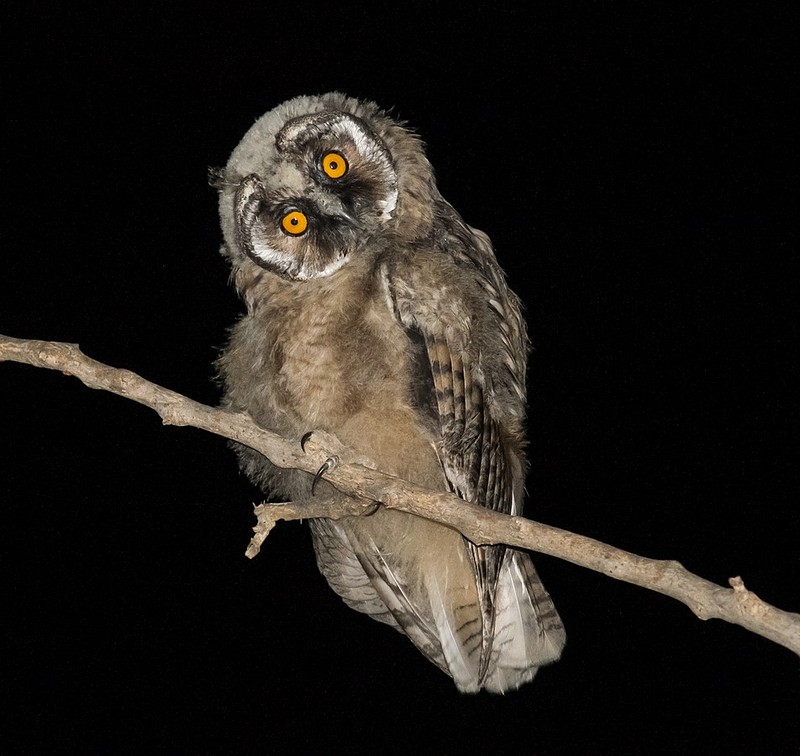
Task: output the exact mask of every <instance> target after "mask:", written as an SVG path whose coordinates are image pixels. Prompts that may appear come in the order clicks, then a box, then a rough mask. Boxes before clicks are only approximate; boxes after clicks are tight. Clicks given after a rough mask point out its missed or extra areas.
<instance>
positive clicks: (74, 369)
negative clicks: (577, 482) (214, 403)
mask: <svg viewBox="0 0 800 756" xmlns="http://www.w3.org/2000/svg"><path fill="white" fill-rule="evenodd" d="M4 360H10V361H13V362H21V363H25V364H28V365H34V366H36V367H45V368H50V369H53V370H60V371H62V372H64V373H67V374H70V375H74V376H76V377H77V378H79V379H80V380H81V381H83V383H85V384H86V385H87V386H89V387H90V388H95V389H103V390H105V391H110V392H112V393H115V394H119V395H120V396H124V397H126V398H128V399H132V400H134V401H136V402H139V403H140V404H144V405H146V406H147V407H150V408H152V409H154V410H155V411H156V412H157V413H158V414H159V415H160V416H161V418H162V420H163V422H164V424H165V425H189V426H194V427H196V428H201V429H203V430H207V431H209V432H211V433H215V434H217V435H220V436H224V437H225V438H229V439H231V440H233V441H238V442H239V443H242V444H245V445H246V446H249V447H251V448H252V449H255V450H256V451H258V452H260V453H261V454H263V455H264V456H265V457H268V458H269V459H270V460H271V461H272V462H273V463H274V464H276V465H277V466H279V467H292V468H297V469H300V470H305V471H307V472H311V473H313V472H315V471H316V470H318V469H319V468H320V466H321V465H322V464H324V462H325V461H326V460H327V459H329V458H335V459H336V462H337V464H336V465H335V466H334V467H333V468H332V469H331V470H329V471H328V472H326V474H325V480H326V481H327V482H329V483H331V484H332V485H333V486H335V487H336V488H337V489H338V490H339V491H341V492H342V493H344V494H346V495H347V496H348V497H351V498H349V499H345V498H344V497H323V496H319V497H315V498H314V499H313V500H311V501H310V502H304V503H302V504H296V503H291V502H290V503H283V504H261V505H259V506H257V507H256V516H257V521H258V524H257V525H256V527H255V528H254V530H255V532H256V534H255V536H254V538H253V539H252V541H251V542H250V545H249V546H248V549H247V556H249V557H253V556H255V555H256V554H257V553H258V550H259V548H260V547H261V544H262V543H263V541H264V539H265V538H266V537H267V535H268V533H269V531H270V530H271V528H272V527H273V526H274V524H275V522H277V521H278V520H297V519H308V518H313V517H331V518H338V517H343V516H353V515H359V514H366V513H369V512H370V511H371V510H372V509H373V508H374V506H375V502H378V503H380V504H381V505H383V506H385V507H387V508H390V509H398V510H402V511H404V512H409V513H411V514H414V515H417V516H419V517H425V518H427V519H429V520H434V521H436V522H439V523H442V524H443V525H447V526H449V527H452V528H455V529H456V530H458V531H460V532H461V533H462V534H463V535H464V536H466V537H467V538H469V540H471V541H473V542H474V543H476V544H489V543H505V544H508V545H509V546H515V547H518V548H523V549H532V550H534V551H540V552H542V553H544V554H550V555H551V556H555V557H558V558H560V559H564V560H566V561H569V562H572V563H573V564H577V565H580V566H582V567H586V568H588V569H591V570H595V571H597V572H602V573H603V574H605V575H608V576H609V577H613V578H615V579H617V580H623V581H625V582H628V583H633V584H634V585H639V586H642V587H643V588H648V589H650V590H653V591H657V592H659V593H663V594H664V595H666V596H671V597H672V598H674V599H677V600H678V601H681V602H683V603H684V604H686V605H687V606H688V607H689V608H690V609H691V610H692V611H693V612H694V613H695V614H696V615H697V616H698V617H699V618H700V619H704V620H705V619H711V618H717V619H723V620H725V621H727V622H731V623H734V624H737V625H741V626H742V627H744V628H746V629H748V630H750V631H751V632H753V633H756V634H758V635H761V636H763V637H765V638H768V639H770V640H772V641H774V642H775V643H779V644H781V645H783V646H785V647H786V648H789V649H791V650H792V651H794V652H795V653H796V654H798V655H800V614H795V613H793V612H786V611H783V610H781V609H778V608H776V607H774V606H771V605H770V604H767V603H766V602H764V601H762V600H761V599H760V598H759V597H758V596H756V595H755V594H754V593H752V592H750V591H748V590H747V589H746V588H745V586H744V583H743V581H742V579H741V578H740V577H732V578H730V580H729V582H730V585H731V588H723V587H722V586H719V585H716V584H715V583H711V582H709V581H708V580H704V579H703V578H701V577H698V576H697V575H694V574H692V573H691V572H689V571H688V570H686V569H685V568H684V567H683V566H682V565H681V564H679V563H678V562H676V561H671V560H656V559H648V558H646V557H641V556H637V555H636V554H631V553H630V552H627V551H623V550H621V549H617V548H614V547H613V546H609V545H607V544H604V543H601V542H600V541H596V540H594V539H592V538H587V537H586V536H581V535H576V534H574V533H569V532H567V531H565V530H560V529H558V528H553V527H550V526H548V525H543V524H541V523H538V522H534V521H532V520H528V519H525V518H523V517H511V516H508V515H503V514H499V513H497V512H493V511H491V510H489V509H485V508H483V507H478V506H475V505H473V504H470V503H469V502H465V501H463V500H461V499H459V498H457V497H456V496H454V495H452V494H448V493H440V492H436V491H431V490H428V489H424V488H420V487H419V486H415V485H412V484H410V483H408V482H406V481H404V480H401V479H400V478H396V477H394V476H392V475H387V474H385V473H382V472H380V471H378V470H376V469H375V466H374V465H373V464H371V463H370V462H369V460H367V459H365V458H363V457H361V456H359V455H356V454H355V453H354V452H353V451H352V450H350V449H348V448H346V447H344V446H343V445H342V444H341V443H340V442H339V441H338V440H337V439H336V438H335V437H333V436H331V435H329V434H327V433H322V432H315V433H314V434H313V435H312V436H311V437H310V438H309V439H308V440H307V441H306V442H305V443H304V445H303V447H301V445H300V443H299V441H298V440H294V441H292V440H287V439H284V438H282V437H280V436H278V435H276V434H274V433H271V432H269V431H267V430H264V429H263V428H260V427H258V426H257V425H256V424H255V423H254V422H253V420H252V419H251V418H250V416H249V415H247V414H245V413H237V412H231V411H229V410H225V409H220V408H214V407H208V406H206V405H204V404H200V403H199V402H195V401H193V400H191V399H187V398H186V397H184V396H182V395H181V394H178V393H176V392H174V391H170V390H169V389H165V388H162V387H161V386H158V385H156V384H154V383H151V382H150V381H147V380H145V379H144V378H142V377H141V376H139V375H137V374H136V373H133V372H131V371H129V370H121V369H117V368H112V367H109V366H108V365H104V364H103V363H100V362H97V361H96V360H92V359H90V358H89V357H86V355H84V354H83V353H82V352H81V351H80V349H79V348H78V346H77V345H75V344H64V343H60V342H51V341H34V340H23V339H15V338H11V337H8V336H2V335H0V361H4Z"/></svg>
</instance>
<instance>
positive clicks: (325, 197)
mask: <svg viewBox="0 0 800 756" xmlns="http://www.w3.org/2000/svg"><path fill="white" fill-rule="evenodd" d="M214 183H215V186H217V188H218V189H219V193H220V214H221V220H222V230H223V234H224V240H225V245H224V253H225V254H226V255H227V256H228V257H229V259H230V261H231V264H232V266H233V278H234V281H235V285H236V288H237V290H238V291H239V293H240V295H241V297H242V299H243V300H244V302H245V304H246V306H247V314H246V315H244V316H243V317H242V319H241V320H240V321H239V322H238V323H237V324H236V326H235V327H234V328H233V330H232V333H231V338H230V342H229V343H228V345H227V347H226V349H225V351H224V353H223V354H222V356H221V358H220V360H219V368H220V373H221V376H222V378H223V380H224V385H225V391H226V393H225V403H226V405H227V406H229V407H232V408H234V409H236V410H244V411H247V412H249V413H250V415H252V417H253V418H254V419H255V420H256V422H258V423H259V424H260V425H262V426H264V427H265V428H269V429H271V430H273V431H275V432H277V433H280V434H282V435H284V436H286V437H295V438H297V439H298V440H299V439H300V438H301V437H302V436H303V435H304V434H305V433H306V432H308V431H312V430H324V431H328V432H330V433H333V434H335V435H336V436H337V437H338V438H339V439H341V441H343V442H344V443H345V444H346V445H348V446H350V447H352V448H353V449H354V450H356V451H357V452H361V453H362V454H364V455H365V456H367V457H369V458H370V459H371V460H373V461H374V462H375V463H376V464H377V466H378V467H379V468H380V469H381V470H383V471H384V472H388V473H392V474H394V475H397V476H399V477H401V478H405V479H407V480H409V481H411V482H413V483H416V484H419V485H421V486H426V487H428V488H431V489H436V490H441V491H451V492H453V493H455V494H457V495H458V496H459V497H461V498H462V499H465V500H467V501H470V502H473V503H475V504H479V505H481V506H485V507H489V508H490V509H494V510H497V511H500V512H507V513H511V514H520V513H521V511H522V500H523V485H524V476H525V456H524V415H525V364H526V356H527V337H526V332H525V325H524V322H523V320H522V317H521V315H520V307H519V302H518V300H517V298H516V296H515V295H514V294H513V293H512V292H511V291H510V290H509V288H508V286H507V285H506V281H505V277H504V275H503V272H502V271H501V269H500V267H499V266H498V264H497V261H496V260H495V256H494V252H493V250H492V245H491V243H490V241H489V239H488V237H487V236H486V235H485V234H484V233H482V232H481V231H478V230H476V229H474V228H471V227H470V226H468V225H466V224H465V223H464V221H463V220H462V219H461V217H460V216H459V214H458V213H457V212H456V211H455V210H454V209H453V207H452V206H451V205H450V204H448V203H447V201H445V200H444V199H443V198H442V196H441V195H440V194H439V191H438V189H437V187H436V181H435V179H434V174H433V170H432V168H431V166H430V164H429V163H428V160H427V158H426V157H425V153H424V150H423V147H422V144H421V143H420V141H419V139H417V137H415V136H414V135H413V134H412V133H410V132H409V131H408V130H407V129H406V128H404V126H403V125H402V124H401V123H398V122H397V121H395V120H393V119H392V118H391V117H389V115H387V114H386V113H385V112H383V111H381V110H380V109H379V108H378V107H377V106H376V105H374V104H373V103H371V102H362V101H358V100H355V99H351V98H348V97H345V96H344V95H342V94H339V93H330V94H326V95H323V96H319V97H298V98H296V99H293V100H290V101H288V102H285V103H283V104H282V105H280V106H278V107H277V108H275V109H274V110H272V111H271V112H269V113H267V114H266V115H265V116H263V117H262V118H260V119H259V120H258V121H256V123H255V124H254V125H253V127H252V128H251V129H250V130H249V131H248V132H247V134H246V135H245V136H244V138H243V139H242V141H241V142H240V144H239V146H238V147H236V149H235V150H234V152H233V154H232V156H231V158H230V161H229V162H228V165H227V166H226V167H225V168H224V169H223V170H221V171H219V172H218V173H217V175H216V180H215V181H214ZM239 454H240V458H241V463H242V466H243V468H244V470H245V472H246V473H247V474H248V476H249V477H250V478H251V479H252V480H253V481H254V482H255V483H256V484H258V485H259V486H261V487H262V488H263V489H264V490H265V491H266V492H267V493H268V494H270V495H271V496H273V497H280V498H281V499H291V500H294V501H302V500H303V498H308V497H309V496H311V495H312V485H311V484H312V479H313V476H311V475H309V474H307V473H305V472H302V471H298V470H286V469H281V468H278V467H275V466H273V465H272V464H271V463H270V462H269V461H268V460H267V459H265V458H264V457H263V456H261V455H259V454H258V453H256V452H254V451H252V450H250V449H247V448H244V447H241V448H240V449H239ZM310 526H311V533H312V536H313V541H314V549H315V552H316V558H317V563H318V565H319V569H320V571H321V572H322V574H323V575H324V576H325V578H326V579H327V581H328V583H329V584H330V586H331V588H333V590H334V591H336V593H338V594H339V595H340V596H341V597H342V599H344V601H345V603H346V604H347V605H348V606H350V607H352V608H353V609H357V610H358V611H361V612H364V613H366V614H368V615H370V616H371V617H373V618H374V619H376V620H378V621H380V622H384V623H386V624H387V625H391V626H392V627H394V628H395V629H397V630H399V631H400V632H402V633H404V634H405V635H407V636H408V637H409V639H410V640H411V641H412V642H413V643H414V644H415V645H416V646H417V648H418V649H419V650H420V651H421V652H422V653H423V654H424V655H425V656H427V657H428V659H430V660H431V661H432V662H433V663H434V664H436V665H437V666H438V667H439V668H440V669H442V670H443V671H444V672H446V673H447V674H449V675H450V676H451V677H452V678H453V680H454V681H455V684H456V686H457V687H458V689H459V690H461V691H464V692H474V691H477V690H480V689H481V688H486V689H487V690H489V691H493V692H503V691H506V690H510V689H513V688H517V687H519V686H520V685H522V684H523V683H525V682H527V681H529V680H530V679H531V678H533V676H534V675H535V674H536V671H537V669H538V668H539V667H540V666H542V665H543V664H547V663H549V662H552V661H555V660H556V659H557V658H558V657H559V655H560V653H561V649H562V647H563V645H564V640H565V635H564V629H563V627H562V625H561V621H560V619H559V617H558V614H557V612H556V610H555V607H554V606H553V603H552V601H551V600H550V597H549V595H548V594H547V592H546V591H545V589H544V587H543V586H542V583H541V582H540V581H539V578H538V577H537V574H536V571H535V570H534V567H533V563H532V562H531V559H530V556H529V555H528V554H526V553H524V552H521V551H517V550H515V549H511V548H507V547H504V546H475V545H474V544H472V543H470V542H469V541H468V540H466V539H465V538H464V537H463V536H461V535H460V534H459V533H458V532H456V531H455V530H452V529H450V528H448V527H444V526H442V525H439V524H436V523H433V522H430V521H428V520H424V519H420V518H417V517H414V516H412V515H409V514H405V513H402V512H397V511H389V510H385V509H378V511H376V512H375V513H374V514H373V515H372V516H369V517H350V518H345V519H340V520H336V521H334V520H328V519H316V520H311V521H310Z"/></svg>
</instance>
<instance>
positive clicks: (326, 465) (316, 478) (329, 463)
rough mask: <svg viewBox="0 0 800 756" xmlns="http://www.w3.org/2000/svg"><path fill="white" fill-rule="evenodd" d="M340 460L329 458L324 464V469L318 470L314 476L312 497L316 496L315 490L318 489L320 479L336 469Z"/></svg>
mask: <svg viewBox="0 0 800 756" xmlns="http://www.w3.org/2000/svg"><path fill="white" fill-rule="evenodd" d="M338 462H339V460H338V459H337V458H336V457H328V458H327V459H326V460H325V462H324V463H323V465H322V467H320V468H319V470H317V474H316V475H315V476H314V480H312V481H311V495H312V496H313V495H314V490H315V489H316V487H317V483H318V482H319V480H320V478H321V477H322V476H323V475H324V474H325V473H326V472H328V470H333V468H334V467H336V465H337V464H338Z"/></svg>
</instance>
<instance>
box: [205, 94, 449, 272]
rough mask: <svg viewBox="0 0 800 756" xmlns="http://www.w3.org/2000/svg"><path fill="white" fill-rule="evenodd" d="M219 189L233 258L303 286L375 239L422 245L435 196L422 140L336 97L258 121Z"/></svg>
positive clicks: (299, 103) (303, 101)
mask: <svg viewBox="0 0 800 756" xmlns="http://www.w3.org/2000/svg"><path fill="white" fill-rule="evenodd" d="M213 183H214V184H215V186H217V188H218V189H219V190H220V215H221V220H222V229H223V233H224V236H225V242H226V247H227V252H228V254H229V255H230V256H231V257H232V258H233V259H234V261H235V262H236V261H237V260H240V259H241V257H242V256H243V255H244V256H246V257H247V258H249V259H250V260H252V261H253V262H254V263H256V264H257V265H259V266H261V267H262V268H266V269H267V270H270V271H272V272H273V273H276V274H277V275H279V276H282V277H284V278H287V279H290V280H297V281H304V280H308V279H312V278H319V277H324V276H329V275H331V274H333V273H335V272H336V271H337V270H339V268H341V267H342V266H343V265H345V264H346V263H347V262H348V260H350V259H351V258H352V257H353V256H355V255H358V254H359V253H360V251H361V250H363V249H364V247H365V245H366V244H367V242H369V241H370V240H372V239H374V238H375V237H376V235H378V234H384V233H399V234H402V235H404V236H405V237H406V238H409V239H413V238H420V237H424V236H426V235H427V234H428V233H429V232H430V228H431V224H432V221H433V217H432V215H433V203H432V199H433V196H434V195H436V196H438V193H437V192H436V187H435V182H434V179H433V173H432V170H431V167H430V164H429V163H428V161H427V159H426V158H425V155H424V153H423V149H422V145H421V144H420V142H419V140H418V139H417V138H416V137H414V136H413V135H412V134H411V133H409V132H408V131H407V130H406V129H405V128H403V126H402V125H401V124H400V123H398V122H396V121H394V120H392V119H391V118H390V117H389V116H388V115H386V113H384V112H382V111H381V110H379V108H378V107H377V106H376V105H375V104H373V103H371V102H362V101H359V100H354V99H352V98H348V97H345V96H344V95H342V94H339V93H335V92H334V93H330V94H327V95H322V96H319V97H298V98H296V99H293V100H289V101H288V102H285V103H283V104H282V105H279V106H278V107H277V108H275V109H274V110H272V111H270V112H269V113H267V114H266V115H264V116H262V117H261V118H260V119H259V120H257V121H256V123H255V124H254V125H253V127H252V128H251V129H250V130H249V131H248V132H247V134H245V136H244V138H243V139H242V141H241V142H240V143H239V145H238V147H236V149H235V150H234V152H233V154H232V155H231V158H230V160H229V161H228V165H227V166H226V167H225V169H224V170H222V171H220V172H218V174H217V177H216V180H215V181H214V182H213ZM401 220H402V221H403V222H402V223H401ZM409 221H410V223H409Z"/></svg>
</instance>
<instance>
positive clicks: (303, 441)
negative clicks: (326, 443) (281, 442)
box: [300, 431, 314, 453]
mask: <svg viewBox="0 0 800 756" xmlns="http://www.w3.org/2000/svg"><path fill="white" fill-rule="evenodd" d="M313 435H314V431H309V432H308V433H304V434H303V437H302V438H301V439H300V448H301V449H302V450H303V453H305V450H306V444H307V443H308V439H309V438H311V436H313Z"/></svg>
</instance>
